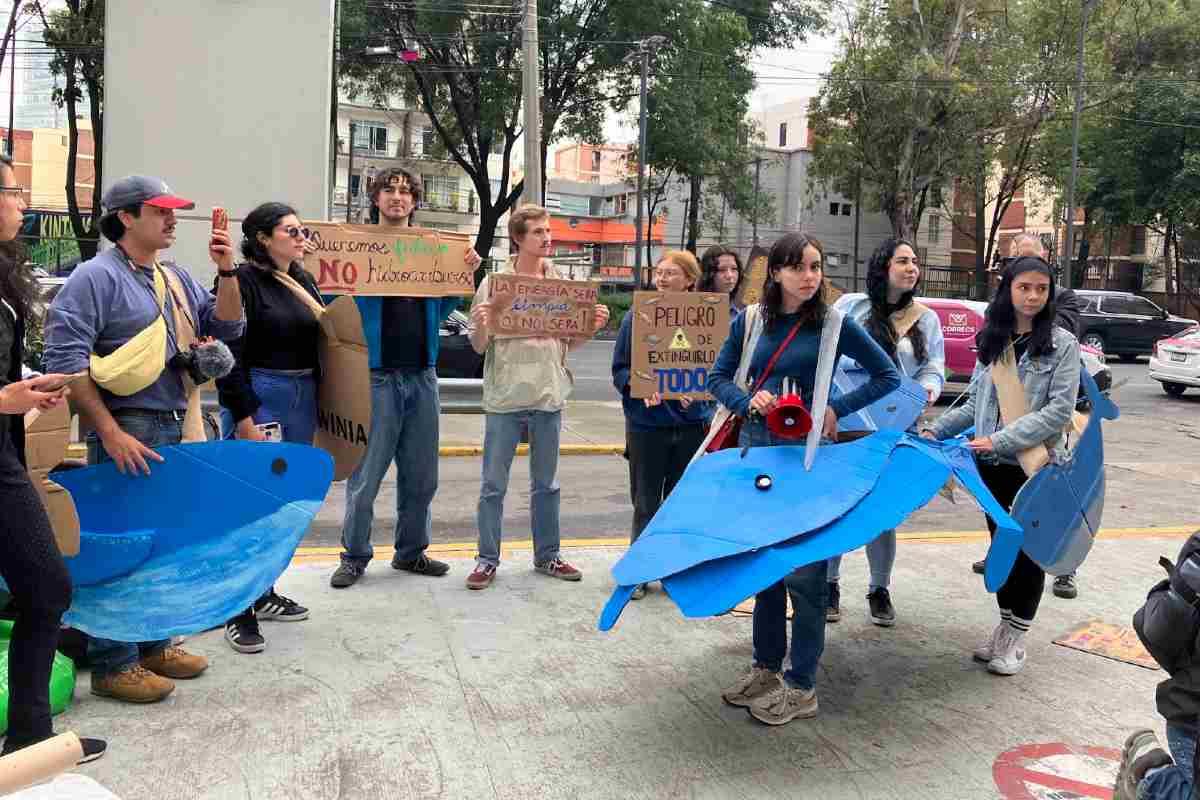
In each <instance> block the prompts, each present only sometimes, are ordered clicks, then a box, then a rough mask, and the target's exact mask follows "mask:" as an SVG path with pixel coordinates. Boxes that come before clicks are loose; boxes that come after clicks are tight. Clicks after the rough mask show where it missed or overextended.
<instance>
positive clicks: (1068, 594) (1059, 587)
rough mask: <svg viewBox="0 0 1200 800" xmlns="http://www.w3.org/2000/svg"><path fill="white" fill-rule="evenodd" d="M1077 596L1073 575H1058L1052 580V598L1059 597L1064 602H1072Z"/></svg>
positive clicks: (1077, 591)
mask: <svg viewBox="0 0 1200 800" xmlns="http://www.w3.org/2000/svg"><path fill="white" fill-rule="evenodd" d="M1078 594H1079V588H1078V587H1077V586H1076V585H1075V576H1074V575H1059V576H1058V577H1057V578H1055V579H1054V596H1055V597H1061V598H1062V599H1064V600H1074V599H1075V597H1076V595H1078Z"/></svg>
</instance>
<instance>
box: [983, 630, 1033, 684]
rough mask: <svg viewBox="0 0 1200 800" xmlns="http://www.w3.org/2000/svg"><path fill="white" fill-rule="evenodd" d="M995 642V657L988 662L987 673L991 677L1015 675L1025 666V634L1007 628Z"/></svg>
mask: <svg viewBox="0 0 1200 800" xmlns="http://www.w3.org/2000/svg"><path fill="white" fill-rule="evenodd" d="M1004 628H1005V630H1004V631H1003V632H1002V633H1001V634H1000V636H999V638H998V639H997V641H996V655H995V656H994V657H993V658H992V660H991V661H989V662H988V665H987V668H988V672H990V673H992V674H993V675H1016V674H1017V673H1018V672H1020V671H1021V667H1023V666H1025V634H1023V633H1018V632H1017V631H1015V630H1013V629H1012V628H1010V627H1009V626H1007V625H1005V626H1004Z"/></svg>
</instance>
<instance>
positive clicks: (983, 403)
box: [922, 256, 1079, 675]
mask: <svg viewBox="0 0 1200 800" xmlns="http://www.w3.org/2000/svg"><path fill="white" fill-rule="evenodd" d="M1054 293H1055V288H1054V277H1053V274H1052V273H1051V271H1050V266H1049V265H1048V264H1047V263H1046V262H1045V261H1043V260H1042V259H1040V258H1037V257H1036V256H1024V257H1021V258H1018V259H1017V260H1016V261H1014V262H1013V263H1012V264H1010V265H1009V267H1008V269H1007V270H1005V272H1004V276H1003V277H1002V278H1001V279H1000V285H999V287H997V289H996V296H995V298H994V299H993V300H992V303H991V305H989V306H988V310H987V319H986V321H985V322H984V325H983V330H981V331H980V332H979V333H978V334H977V335H976V337H975V344H976V345H977V346H978V349H979V361H978V363H976V365H975V374H974V376H972V378H971V390H970V393H969V395H968V397H967V400H966V402H965V403H964V404H963V405H962V406H960V407H958V408H956V409H953V410H952V411H947V412H946V413H945V414H943V415H942V416H941V417H939V418H938V419H937V421H936V422H935V423H934V424H933V425H932V426H931V427H930V428H929V429H927V430H924V431H922V435H924V436H927V437H929V438H934V439H947V438H949V437H952V436H955V435H957V434H959V433H961V432H962V431H964V430H966V429H967V428H969V427H970V426H972V425H974V426H975V434H974V436H975V438H973V439H971V441H969V442H968V443H967V446H968V447H970V448H971V450H973V451H974V453H975V460H976V462H977V463H978V465H979V475H980V477H981V478H983V482H984V483H985V484H986V485H987V487H988V489H990V490H991V492H992V495H993V496H994V497H995V498H996V500H997V501H998V502H999V503H1000V504H1001V505H1003V506H1004V507H1005V508H1007V509H1011V508H1012V504H1013V501H1014V499H1015V498H1016V496H1017V492H1018V491H1020V489H1021V487H1022V486H1024V485H1025V481H1026V479H1027V476H1026V470H1025V469H1024V468H1023V467H1022V465H1021V463H1020V461H1021V458H1022V457H1023V456H1024V454H1026V453H1028V452H1032V451H1036V450H1038V449H1041V450H1042V453H1043V454H1045V453H1046V451H1047V450H1048V451H1049V453H1051V454H1053V455H1054V457H1056V458H1057V459H1061V458H1062V457H1064V456H1065V448H1064V445H1063V429H1064V428H1065V427H1066V426H1067V424H1068V423H1069V422H1070V421H1071V413H1072V412H1073V411H1074V410H1075V398H1076V395H1077V393H1078V391H1079V342H1077V341H1076V340H1075V337H1074V336H1072V335H1071V334H1070V333H1067V332H1066V331H1065V330H1063V329H1062V328H1060V327H1058V326H1057V325H1055V322H1054V317H1055V313H1056V312H1055V307H1054ZM1006 373H1007V374H1008V375H1009V379H1008V380H1005V377H1004V376H1005V374H1006ZM1018 381H1019V383H1018ZM1005 386H1011V387H1015V388H1012V389H1005ZM1008 391H1011V392H1015V393H1016V394H1017V395H1018V396H1017V397H1016V399H1017V401H1018V402H1021V403H1023V405H1024V408H1025V413H1024V414H1022V415H1019V416H1016V417H1013V418H1010V419H1005V417H1006V416H1010V415H1007V414H1005V413H1003V412H1002V410H1001V409H1002V407H1003V406H1005V405H1006V403H1005V397H1004V394H1003V393H1005V392H1008ZM987 523H988V529H989V530H990V531H992V532H993V533H995V525H994V523H993V522H992V520H991V519H988V521H987ZM1045 585H1046V573H1045V572H1044V571H1042V568H1041V567H1039V566H1038V565H1037V564H1036V563H1035V562H1034V561H1033V559H1031V558H1030V557H1029V556H1028V555H1026V554H1025V553H1024V551H1022V552H1020V553H1019V554H1018V555H1017V560H1016V563H1015V564H1013V568H1012V572H1010V573H1009V575H1008V579H1007V580H1006V581H1005V582H1004V585H1003V586H1001V587H1000V590H999V591H998V592H996V604H997V605H998V606H999V609H1000V623H999V624H998V625H997V626H996V628H995V629H994V630H993V631H992V634H991V636H990V637H989V638H988V640H987V641H986V642H984V644H983V645H982V646H980V647H979V648H977V649H976V650H975V653H974V655H975V660H976V661H982V662H984V663H986V664H987V668H988V672H991V673H993V674H996V675H1015V674H1016V673H1018V672H1020V671H1021V668H1022V667H1023V666H1024V665H1025V634H1026V633H1028V632H1029V628H1030V626H1031V625H1032V624H1033V618H1034V616H1035V615H1036V614H1037V610H1038V604H1039V603H1040V602H1041V599H1042V591H1043V590H1044V589H1045Z"/></svg>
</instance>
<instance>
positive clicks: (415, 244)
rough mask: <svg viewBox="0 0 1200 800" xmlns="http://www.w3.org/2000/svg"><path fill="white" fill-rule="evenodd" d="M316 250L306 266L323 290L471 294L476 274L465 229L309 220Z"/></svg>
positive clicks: (306, 257)
mask: <svg viewBox="0 0 1200 800" xmlns="http://www.w3.org/2000/svg"><path fill="white" fill-rule="evenodd" d="M306 224H307V225H308V226H309V227H310V228H311V229H312V231H313V236H312V243H313V245H315V246H316V250H315V252H312V253H309V254H308V255H307V256H305V258H304V268H305V269H307V270H308V271H309V272H310V273H311V274H312V276H313V278H314V279H315V280H316V282H317V287H318V288H319V289H320V290H321V293H322V294H353V295H374V296H399V297H447V296H459V297H470V296H472V295H474V294H475V275H474V272H473V271H472V270H471V269H470V268H469V267H467V266H466V264H465V263H464V259H465V258H466V253H467V250H469V249H470V247H471V237H470V235H469V234H466V233H457V232H454V231H438V230H433V229H432V228H400V229H396V228H384V227H381V226H379V225H341V224H338V223H335V222H309V223H306Z"/></svg>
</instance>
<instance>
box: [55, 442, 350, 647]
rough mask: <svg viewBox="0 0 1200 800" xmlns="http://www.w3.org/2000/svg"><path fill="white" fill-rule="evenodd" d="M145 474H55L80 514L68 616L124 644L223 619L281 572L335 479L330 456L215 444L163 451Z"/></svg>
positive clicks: (107, 469)
mask: <svg viewBox="0 0 1200 800" xmlns="http://www.w3.org/2000/svg"><path fill="white" fill-rule="evenodd" d="M157 450H158V452H159V453H160V454H161V455H162V456H163V459H164V461H163V463H161V464H159V463H154V464H152V466H151V474H150V475H149V476H130V475H122V474H121V473H119V472H118V471H117V469H116V466H115V465H114V464H112V463H105V464H99V465H96V466H91V467H86V468H83V469H76V470H69V471H65V472H60V473H55V481H56V482H58V483H59V484H60V485H61V486H63V487H64V488H65V489H67V491H69V492H70V493H71V496H72V497H73V499H74V500H75V506H76V508H77V510H78V512H79V522H80V551H79V555H78V556H76V557H74V558H68V559H66V562H67V568H68V570H69V571H70V573H71V576H72V580H73V582H74V584H75V586H74V593H73V599H72V602H71V608H70V609H69V610H68V611H67V613H66V615H65V616H64V622H65V623H66V624H68V625H70V626H72V627H76V628H79V629H80V630H82V631H84V632H85V633H88V634H90V635H92V636H99V637H103V638H106V639H115V640H117V641H124V642H139V641H149V640H156V639H164V638H167V637H169V636H174V635H178V634H187V633H195V632H197V631H202V630H207V629H209V628H212V627H216V626H219V625H222V624H224V622H225V621H226V620H228V619H230V618H231V617H233V616H235V615H237V614H238V613H240V612H241V611H244V610H245V609H246V608H247V607H248V606H250V605H251V604H252V603H253V602H254V601H255V600H256V599H258V598H259V597H260V596H261V595H262V594H263V593H265V592H266V591H267V590H268V589H270V588H271V586H272V584H274V582H275V581H276V580H277V579H278V577H279V576H280V575H281V574H283V571H284V570H285V569H286V568H287V565H288V563H289V562H290V561H291V558H292V555H293V554H294V552H295V550H296V547H297V546H298V545H299V543H300V540H301V538H302V537H303V536H304V533H305V531H307V530H308V527H309V525H310V524H311V523H312V519H313V517H314V516H315V514H316V512H317V510H318V509H319V508H320V506H321V504H322V503H323V502H324V500H325V495H326V493H327V492H328V490H329V485H330V483H331V482H332V480H333V460H332V459H331V458H330V456H329V454H328V453H326V452H324V451H323V450H318V449H317V448H314V447H309V446H307V445H299V444H279V443H262V442H246V441H219V442H205V443H198V444H185V445H175V446H170V447H162V448H157Z"/></svg>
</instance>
